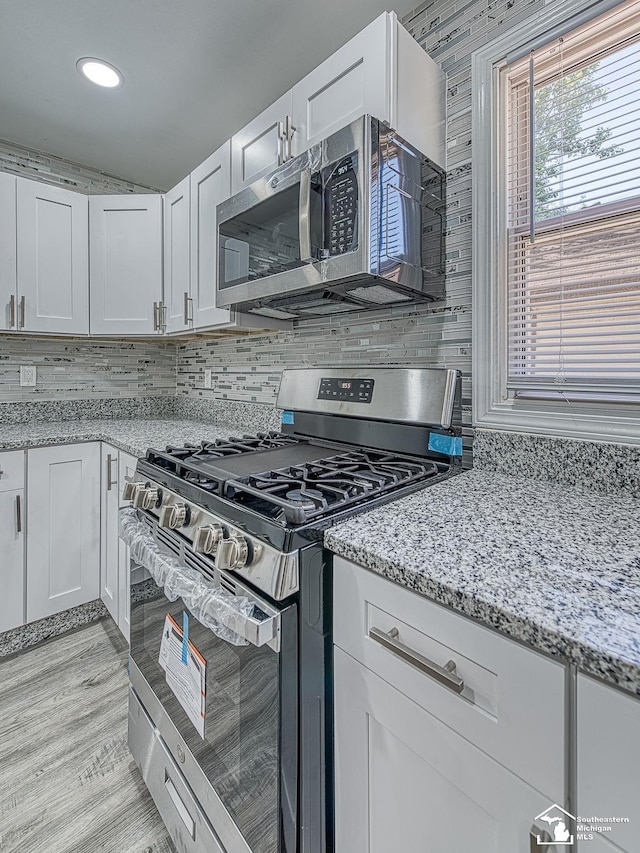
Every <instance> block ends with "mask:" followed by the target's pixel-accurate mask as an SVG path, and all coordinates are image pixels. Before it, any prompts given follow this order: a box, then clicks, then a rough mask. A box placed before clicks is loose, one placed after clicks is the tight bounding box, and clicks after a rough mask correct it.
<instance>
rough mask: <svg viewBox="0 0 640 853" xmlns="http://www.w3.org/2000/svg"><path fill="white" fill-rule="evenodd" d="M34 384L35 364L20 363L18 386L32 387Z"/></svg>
mask: <svg viewBox="0 0 640 853" xmlns="http://www.w3.org/2000/svg"><path fill="white" fill-rule="evenodd" d="M35 384H36V366H35V364H28V365H27V364H21V365H20V387H21V388H33V387H34V386H35Z"/></svg>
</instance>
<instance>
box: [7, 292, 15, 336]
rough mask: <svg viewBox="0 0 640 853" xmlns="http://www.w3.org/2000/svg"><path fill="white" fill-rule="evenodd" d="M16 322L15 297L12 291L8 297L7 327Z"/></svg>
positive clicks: (12, 325) (11, 327)
mask: <svg viewBox="0 0 640 853" xmlns="http://www.w3.org/2000/svg"><path fill="white" fill-rule="evenodd" d="M15 324H16V297H15V296H14V294H13V293H12V294H11V296H10V297H9V328H10V329H13V327H14V326H15Z"/></svg>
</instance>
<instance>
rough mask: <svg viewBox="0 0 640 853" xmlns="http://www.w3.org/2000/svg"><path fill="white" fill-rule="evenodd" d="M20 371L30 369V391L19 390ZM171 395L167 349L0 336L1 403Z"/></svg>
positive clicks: (172, 355) (171, 357) (170, 351)
mask: <svg viewBox="0 0 640 853" xmlns="http://www.w3.org/2000/svg"><path fill="white" fill-rule="evenodd" d="M20 365H35V367H36V382H37V384H36V386H35V388H21V387H20ZM175 393H176V350H175V347H174V346H173V345H172V344H170V343H159V342H156V341H149V342H137V341H136V342H134V341H95V340H92V341H86V340H70V339H62V338H32V337H26V336H25V337H18V336H13V335H0V403H3V402H19V401H26V402H28V401H33V400H81V399H86V398H89V397H91V398H92V399H94V400H95V399H100V398H122V397H142V396H154V397H155V396H158V395H167V396H173V395H175Z"/></svg>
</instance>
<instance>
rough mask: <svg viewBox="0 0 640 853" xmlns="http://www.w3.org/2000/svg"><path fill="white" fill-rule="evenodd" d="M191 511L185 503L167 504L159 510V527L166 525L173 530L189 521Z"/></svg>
mask: <svg viewBox="0 0 640 853" xmlns="http://www.w3.org/2000/svg"><path fill="white" fill-rule="evenodd" d="M190 516H191V513H190V511H189V507H188V506H187V505H186V504H168V505H167V506H163V507H162V509H161V510H160V519H159V523H160V527H168V528H169V530H175V529H176V528H177V527H183V526H184V525H185V524H188V523H189V519H190Z"/></svg>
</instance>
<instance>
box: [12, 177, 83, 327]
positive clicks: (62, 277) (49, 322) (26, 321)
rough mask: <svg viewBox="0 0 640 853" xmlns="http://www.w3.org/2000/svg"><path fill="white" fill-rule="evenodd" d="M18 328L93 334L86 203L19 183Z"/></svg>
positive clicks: (71, 194)
mask: <svg viewBox="0 0 640 853" xmlns="http://www.w3.org/2000/svg"><path fill="white" fill-rule="evenodd" d="M16 221H17V281H18V288H17V295H18V305H17V307H16V315H17V328H18V329H24V330H25V331H28V332H48V333H57V334H68V335H86V334H88V332H89V286H88V254H87V253H88V239H87V229H88V202H87V197H86V196H85V195H81V194H80V193H75V192H70V191H69V190H65V189H60V188H59V187H50V186H47V185H46V184H42V183H39V182H38V181H28V180H26V179H24V178H18V181H17V220H16Z"/></svg>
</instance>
